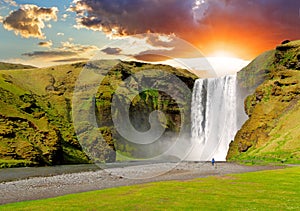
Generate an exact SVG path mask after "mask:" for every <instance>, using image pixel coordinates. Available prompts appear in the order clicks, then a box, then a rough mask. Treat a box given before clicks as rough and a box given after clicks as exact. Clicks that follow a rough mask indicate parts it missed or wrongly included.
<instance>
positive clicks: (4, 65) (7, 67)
mask: <svg viewBox="0 0 300 211" xmlns="http://www.w3.org/2000/svg"><path fill="white" fill-rule="evenodd" d="M33 68H36V67H34V66H30V65H23V64H12V63H6V62H0V70H15V69H33Z"/></svg>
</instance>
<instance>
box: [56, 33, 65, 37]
mask: <svg viewBox="0 0 300 211" xmlns="http://www.w3.org/2000/svg"><path fill="white" fill-rule="evenodd" d="M56 35H57V36H64V35H65V34H64V33H62V32H58V33H57V34H56Z"/></svg>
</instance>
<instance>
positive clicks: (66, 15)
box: [61, 14, 69, 21]
mask: <svg viewBox="0 0 300 211" xmlns="http://www.w3.org/2000/svg"><path fill="white" fill-rule="evenodd" d="M68 17H69V15H68V14H63V15H62V16H61V20H62V21H66V20H67V18H68Z"/></svg>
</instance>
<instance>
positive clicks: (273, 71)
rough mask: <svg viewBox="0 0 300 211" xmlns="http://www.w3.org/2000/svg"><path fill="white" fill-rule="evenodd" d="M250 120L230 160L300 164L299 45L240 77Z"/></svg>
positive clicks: (258, 61) (253, 66)
mask: <svg viewBox="0 0 300 211" xmlns="http://www.w3.org/2000/svg"><path fill="white" fill-rule="evenodd" d="M238 77H239V81H240V85H241V86H242V87H243V89H245V90H250V92H251V91H252V90H254V89H253V87H255V86H257V85H258V87H257V88H256V89H255V91H254V93H251V95H249V96H248V97H247V98H246V100H245V110H246V113H247V115H248V116H249V119H248V120H247V122H246V123H245V124H244V125H243V126H242V128H241V130H240V131H238V133H237V135H236V137H235V140H234V142H232V143H231V146H230V150H229V153H228V156H227V158H228V159H229V160H243V161H251V162H256V161H258V162H261V161H267V162H288V163H300V124H299V123H300V41H293V42H289V43H286V44H282V45H279V46H278V47H277V48H276V50H274V51H270V52H267V53H265V54H263V55H261V56H260V57H258V58H257V59H255V60H254V61H253V62H252V63H251V64H249V66H247V67H246V68H244V69H243V70H242V71H241V72H239V74H238Z"/></svg>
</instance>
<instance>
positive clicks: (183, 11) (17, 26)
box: [0, 0, 300, 66]
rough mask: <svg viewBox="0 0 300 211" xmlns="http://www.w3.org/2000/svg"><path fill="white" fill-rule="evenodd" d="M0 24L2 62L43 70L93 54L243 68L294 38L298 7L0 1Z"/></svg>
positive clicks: (234, 1)
mask: <svg viewBox="0 0 300 211" xmlns="http://www.w3.org/2000/svg"><path fill="white" fill-rule="evenodd" d="M0 24H1V26H0V37H1V39H0V48H1V51H0V61H5V62H14V63H24V64H32V65H35V66H48V65H56V64H61V63H65V62H75V61H83V60H89V59H91V58H92V57H93V56H94V55H95V54H97V55H98V57H100V58H123V57H127V58H128V57H130V58H137V59H140V60H145V61H160V60H166V59H170V58H184V59H187V58H198V57H201V56H205V57H207V58H211V57H231V58H234V59H238V60H239V61H240V62H242V61H250V60H251V59H253V58H255V57H256V56H257V55H258V54H260V53H262V52H263V51H266V50H268V49H273V48H274V47H275V46H276V45H278V44H279V43H280V42H281V41H283V40H285V39H290V40H294V39H300V1H299V0H76V1H68V0H60V1H53V0H47V1H37V0H32V1H26V0H23V1H13V0H0ZM196 51H197V52H196ZM166 52H167V53H166ZM199 52H200V53H199ZM149 54H151V55H152V56H150V55H149ZM162 56H166V58H163V57H162ZM218 61H220V60H218ZM218 61H217V62H215V63H218Z"/></svg>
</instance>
